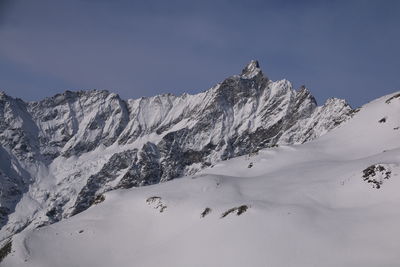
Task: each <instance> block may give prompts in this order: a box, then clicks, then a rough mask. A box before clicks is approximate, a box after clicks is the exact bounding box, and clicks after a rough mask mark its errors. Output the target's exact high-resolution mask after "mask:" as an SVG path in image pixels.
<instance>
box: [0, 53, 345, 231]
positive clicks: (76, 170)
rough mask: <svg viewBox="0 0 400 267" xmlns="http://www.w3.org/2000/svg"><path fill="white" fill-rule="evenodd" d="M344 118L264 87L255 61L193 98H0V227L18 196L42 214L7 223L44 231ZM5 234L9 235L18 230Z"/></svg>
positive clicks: (279, 87)
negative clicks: (129, 192)
mask: <svg viewBox="0 0 400 267" xmlns="http://www.w3.org/2000/svg"><path fill="white" fill-rule="evenodd" d="M351 114H352V109H351V108H350V106H349V105H348V104H347V103H346V102H345V101H343V100H339V99H330V100H328V101H327V103H326V104H325V105H324V106H317V104H316V101H315V99H314V97H313V96H312V95H311V94H310V92H309V91H308V90H307V89H306V88H305V87H301V88H300V89H299V90H293V89H292V86H291V84H290V82H288V81H286V80H282V81H276V82H273V81H270V80H269V79H268V78H267V77H266V76H264V74H263V73H262V71H261V69H260V67H259V64H258V62H256V61H252V62H250V64H248V65H247V66H246V67H245V68H244V69H243V71H242V74H241V75H235V76H232V77H229V78H227V79H226V80H224V81H223V82H222V83H220V84H217V85H216V86H215V87H213V88H211V89H209V90H208V91H205V92H203V93H200V94H197V95H188V94H184V95H182V96H174V95H171V94H165V95H159V96H155V97H150V98H141V99H135V100H128V101H124V100H122V99H120V97H119V96H118V95H116V94H112V93H109V92H107V91H98V90H93V91H79V92H71V91H66V92H64V93H62V94H58V95H55V96H53V97H50V98H46V99H44V100H42V101H38V102H29V103H26V102H24V101H22V100H20V99H14V98H11V97H9V96H7V95H5V94H4V93H0V146H1V147H0V148H2V149H0V157H3V158H4V159H7V160H5V161H4V162H5V163H4V164H0V185H2V188H1V189H0V190H2V195H1V197H0V204H1V205H0V207H1V208H2V209H1V210H0V221H1V222H3V225H5V224H6V223H8V222H7V221H8V219H7V218H8V217H9V215H10V214H12V213H14V207H15V205H16V203H18V201H20V199H21V196H22V194H23V192H26V191H28V195H29V196H30V198H31V199H34V200H35V201H37V203H40V204H39V206H41V207H45V208H43V210H40V209H39V208H38V210H37V211H35V213H34V214H24V216H25V215H26V217H27V220H26V221H24V222H19V221H13V222H9V223H12V224H13V225H14V226H15V225H21V227H23V226H25V225H26V223H27V222H33V223H34V224H35V225H41V224H43V223H44V224H46V223H52V222H56V221H59V220H61V219H62V218H65V217H68V216H71V215H74V214H77V213H79V212H81V211H83V210H85V209H87V208H88V207H90V206H91V205H92V204H93V203H94V202H95V201H96V198H97V197H98V196H100V195H101V194H102V193H104V192H107V191H109V190H113V189H118V188H130V187H136V186H143V185H151V184H155V183H159V182H163V181H168V180H171V179H174V178H177V177H181V176H184V175H190V174H194V173H195V172H196V171H198V170H200V169H201V168H204V167H207V166H210V165H212V164H214V163H216V162H218V161H220V160H226V159H229V158H232V157H236V156H240V155H245V154H249V153H254V152H257V151H258V150H259V149H262V148H268V147H273V146H275V145H277V144H294V143H303V142H307V141H309V140H312V139H314V138H316V137H318V136H320V135H323V134H325V133H326V132H328V131H329V130H331V129H333V128H334V127H336V126H337V125H339V124H340V123H341V122H343V121H345V120H347V119H348V118H349V117H350V116H351ZM7 162H8V163H7ZM6 163H7V164H6ZM39 211H40V212H39ZM16 212H25V211H16ZM39 218H40V219H39ZM1 222H0V223H1ZM10 229H11V228H10ZM12 229H14V230H10V231H9V232H8V234H12V233H13V232H15V231H17V230H18V227H17V226H16V227H12ZM3 230H4V229H1V230H0V238H1V234H2V232H1V231H3ZM5 235H7V234H5Z"/></svg>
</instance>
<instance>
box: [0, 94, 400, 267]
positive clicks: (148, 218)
mask: <svg viewBox="0 0 400 267" xmlns="http://www.w3.org/2000/svg"><path fill="white" fill-rule="evenodd" d="M394 96H396V94H393V95H389V96H385V97H382V98H380V99H377V100H375V101H373V102H371V103H369V104H367V105H365V106H363V107H362V108H361V109H360V111H359V112H358V113H356V114H355V115H354V117H353V118H352V119H350V120H348V121H347V122H345V123H343V124H342V125H340V126H339V127H338V128H336V129H334V130H332V131H331V132H329V133H328V134H326V135H324V136H322V137H320V138H318V139H316V140H315V141H312V142H309V143H306V144H302V145H294V146H279V147H275V148H270V149H264V150H260V151H259V152H258V153H254V154H252V155H246V156H242V157H238V158H234V159H231V160H227V161H223V162H220V163H218V164H216V165H215V166H212V167H210V168H207V169H204V170H203V171H201V172H200V173H197V174H196V175H194V176H187V177H184V178H181V179H176V180H173V181H170V182H165V183H162V184H157V185H152V186H146V187H140V188H133V189H121V190H115V191H112V192H109V193H106V194H105V195H104V196H105V199H98V201H97V202H98V204H96V205H94V206H92V207H91V208H89V209H88V210H86V211H84V212H82V213H80V214H78V215H75V216H73V217H71V218H68V219H65V220H63V221H61V222H58V223H55V224H52V225H49V226H44V227H41V228H38V229H33V230H32V229H28V228H27V229H26V230H24V231H22V232H21V233H19V234H17V235H15V236H14V237H13V239H12V252H11V253H10V254H9V255H8V256H7V257H6V258H5V259H4V260H3V262H2V263H0V265H1V266H6V267H17V266H29V267H47V266H48V267H61V266H63V267H64V266H74V267H77V266H98V267H101V266H107V267H109V266H138V267H146V266H149V267H150V266H151V267H155V266H165V267H167V266H171V267H180V266H181V267H194V266H199V267H205V266H218V267H219V266H230V267H234V266H240V267H242V266H260V267H261V266H263V267H264V266H283V267H289V266H296V267H297V266H307V267H309V266H335V267H336V266H363V267H366V266H374V267H376V266H400V253H399V251H400V209H399V207H400V194H399V190H400V179H399V178H400V177H399V173H400V129H399V127H400V97H394ZM392 97H393V98H392ZM391 98H392V99H391ZM389 99H390V100H389ZM383 119H384V120H383ZM103 200H104V201H103Z"/></svg>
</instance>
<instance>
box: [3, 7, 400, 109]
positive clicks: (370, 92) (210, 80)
mask: <svg viewBox="0 0 400 267" xmlns="http://www.w3.org/2000/svg"><path fill="white" fill-rule="evenodd" d="M399 14H400V1H397V0H394V1H391V0H376V1H375V0H371V1H368V0H360V1H357V0H353V1H352V0H347V1H345V0H343V1H339V0H330V1H325V0H319V1H312V0H290V1H289V0H286V1H285V0H281V1H278V0H273V1H267V0H265V1H259V0H246V1H244V0H213V1H208V0H202V1H187V0H186V1H177V0H168V1H165V0H151V1H139V0H138V1H136V0H64V1H61V0H35V1H29V0H0V90H2V91H4V92H6V93H7V94H9V95H11V96H14V97H19V98H22V99H24V100H27V101H33V100H39V99H42V98H44V97H47V96H52V95H54V94H57V93H60V92H63V91H65V90H79V89H85V90H86V89H107V90H109V91H111V92H115V93H118V94H120V96H121V97H123V98H125V99H127V98H138V97H142V96H152V95H156V94H163V93H173V94H177V95H179V94H182V93H184V92H187V93H192V94H193V93H198V92H202V91H204V90H207V89H208V88H210V87H212V86H213V85H215V84H216V83H218V82H221V81H222V80H224V79H225V78H226V77H228V76H231V75H234V74H239V73H240V72H241V70H242V69H243V67H244V66H245V65H246V64H247V63H248V62H249V61H250V60H252V59H256V60H258V61H259V63H260V65H261V68H262V69H263V72H264V74H265V75H266V76H268V77H269V78H270V79H271V80H279V79H284V78H285V79H287V80H289V81H291V82H292V84H293V86H294V88H298V87H300V86H301V85H303V84H304V85H306V86H307V87H308V88H309V89H310V90H311V92H312V94H313V95H314V96H315V97H316V98H317V100H318V102H319V103H320V104H323V102H324V101H325V100H326V99H327V98H330V97H338V98H345V99H346V100H347V101H348V102H349V103H350V104H351V105H352V106H353V107H357V106H360V105H362V104H364V103H366V102H368V101H370V100H373V99H375V98H377V97H379V96H382V95H384V94H388V93H392V92H395V91H398V90H400V77H399V76H400V75H399V70H400V16H399Z"/></svg>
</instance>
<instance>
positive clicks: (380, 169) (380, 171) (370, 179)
mask: <svg viewBox="0 0 400 267" xmlns="http://www.w3.org/2000/svg"><path fill="white" fill-rule="evenodd" d="M391 175H392V171H391V170H390V169H389V167H388V166H386V167H385V166H384V165H383V164H376V165H371V166H369V167H368V168H366V169H365V170H363V176H362V177H363V180H364V181H366V182H367V183H371V184H372V187H373V188H376V189H379V188H381V186H382V184H383V181H384V180H386V179H389V178H390V177H391Z"/></svg>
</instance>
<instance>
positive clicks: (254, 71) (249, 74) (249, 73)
mask: <svg viewBox="0 0 400 267" xmlns="http://www.w3.org/2000/svg"><path fill="white" fill-rule="evenodd" d="M259 73H261V69H260V64H258V61H257V60H252V61H250V63H249V64H247V66H246V67H245V68H244V69H243V70H242V74H241V77H242V78H244V79H251V78H253V77H255V76H257V75H258V74H259Z"/></svg>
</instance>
